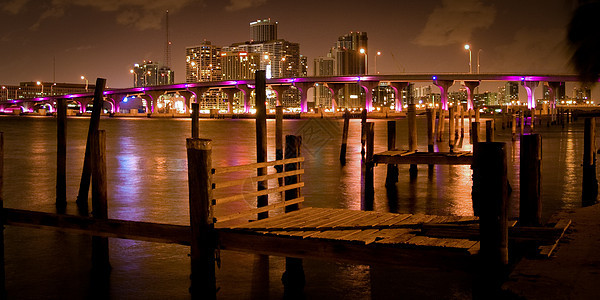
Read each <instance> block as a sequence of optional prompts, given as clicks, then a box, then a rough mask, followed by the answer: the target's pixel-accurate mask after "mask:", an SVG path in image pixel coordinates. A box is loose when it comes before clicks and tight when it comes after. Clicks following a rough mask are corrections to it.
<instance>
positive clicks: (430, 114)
mask: <svg viewBox="0 0 600 300" xmlns="http://www.w3.org/2000/svg"><path fill="white" fill-rule="evenodd" d="M434 129H435V110H434V109H431V108H428V109H427V152H429V153H433V146H434V144H433V143H434V134H433V130H434ZM428 168H429V171H432V170H433V165H428Z"/></svg>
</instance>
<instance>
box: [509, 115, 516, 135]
mask: <svg viewBox="0 0 600 300" xmlns="http://www.w3.org/2000/svg"><path fill="white" fill-rule="evenodd" d="M510 130H511V132H512V140H513V141H516V140H517V115H516V114H514V113H512V114H511V121H510Z"/></svg>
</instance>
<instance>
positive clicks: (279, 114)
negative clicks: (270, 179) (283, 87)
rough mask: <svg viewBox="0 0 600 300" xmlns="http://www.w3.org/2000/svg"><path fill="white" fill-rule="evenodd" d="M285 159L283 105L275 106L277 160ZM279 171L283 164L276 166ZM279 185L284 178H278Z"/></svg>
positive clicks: (278, 171) (281, 169)
mask: <svg viewBox="0 0 600 300" xmlns="http://www.w3.org/2000/svg"><path fill="white" fill-rule="evenodd" d="M281 159H283V106H277V107H275V160H281ZM275 170H277V173H281V172H282V171H283V166H280V165H277V166H275ZM278 182H279V185H280V186H281V185H282V183H283V179H282V178H279V179H278Z"/></svg>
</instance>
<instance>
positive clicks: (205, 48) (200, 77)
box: [185, 41, 222, 82]
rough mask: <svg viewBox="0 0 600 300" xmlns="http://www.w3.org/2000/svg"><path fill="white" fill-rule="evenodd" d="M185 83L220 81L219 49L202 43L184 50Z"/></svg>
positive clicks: (208, 43) (209, 43)
mask: <svg viewBox="0 0 600 300" xmlns="http://www.w3.org/2000/svg"><path fill="white" fill-rule="evenodd" d="M185 61H186V64H185V82H200V81H220V80H222V70H221V47H217V46H214V45H212V44H211V42H209V41H204V42H203V43H202V44H200V45H197V46H190V47H186V48H185Z"/></svg>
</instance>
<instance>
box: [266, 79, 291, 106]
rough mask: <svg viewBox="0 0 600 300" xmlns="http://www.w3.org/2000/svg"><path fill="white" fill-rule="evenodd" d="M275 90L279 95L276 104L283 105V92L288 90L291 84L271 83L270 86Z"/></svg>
mask: <svg viewBox="0 0 600 300" xmlns="http://www.w3.org/2000/svg"><path fill="white" fill-rule="evenodd" d="M269 87H270V88H271V89H272V90H273V91H275V95H277V101H276V102H275V106H282V105H281V98H282V97H283V94H284V93H285V91H287V90H288V89H289V88H290V86H289V85H283V84H282V85H271V86H269Z"/></svg>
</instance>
